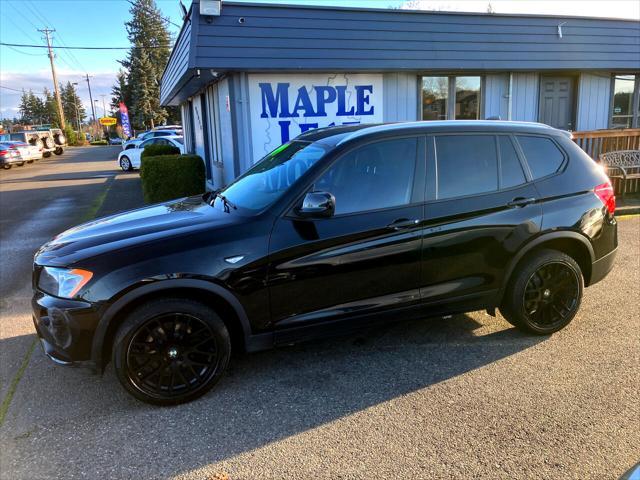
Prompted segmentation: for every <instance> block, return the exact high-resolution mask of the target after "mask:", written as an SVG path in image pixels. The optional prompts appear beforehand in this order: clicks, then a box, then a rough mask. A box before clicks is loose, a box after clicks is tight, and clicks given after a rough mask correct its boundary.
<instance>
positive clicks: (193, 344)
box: [112, 298, 231, 405]
mask: <svg viewBox="0 0 640 480" xmlns="http://www.w3.org/2000/svg"><path fill="white" fill-rule="evenodd" d="M230 353H231V339H230V337H229V332H228V330H227V328H226V326H225V324H224V322H223V321H222V319H221V318H220V317H219V316H218V314H217V313H216V312H215V311H214V310H213V309H211V308H210V307H208V306H207V305H205V304H203V303H200V302H197V301H194V300H189V299H181V298H165V299H159V300H155V301H152V302H149V303H145V304H143V305H141V306H140V307H138V308H136V309H135V310H134V311H132V312H131V313H130V314H129V315H128V317H127V318H126V320H125V321H124V323H123V324H122V326H121V327H120V328H119V330H118V333H117V334H116V339H115V341H114V344H113V352H112V355H113V363H114V366H115V370H116V375H117V376H118V380H120V383H121V384H122V385H123V386H124V388H125V389H126V390H127V391H128V392H129V393H131V394H132V395H133V396H134V397H136V398H138V399H139V400H142V401H144V402H147V403H152V404H155V405H175V404H179V403H184V402H189V401H191V400H194V399H196V398H198V397H200V396H201V395H204V394H205V393H206V392H208V391H209V390H210V389H211V388H212V387H213V386H214V385H215V384H216V383H217V382H218V381H219V380H220V378H221V377H222V375H223V374H224V372H225V370H226V368H227V365H228V363H229V356H230Z"/></svg>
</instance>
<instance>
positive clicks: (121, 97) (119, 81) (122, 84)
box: [111, 69, 131, 111]
mask: <svg viewBox="0 0 640 480" xmlns="http://www.w3.org/2000/svg"><path fill="white" fill-rule="evenodd" d="M120 102H124V104H125V105H126V106H127V108H128V107H129V106H130V105H131V86H130V85H129V84H128V83H127V72H126V71H125V70H123V69H120V70H119V71H118V73H117V75H116V84H115V85H114V86H113V87H111V108H112V109H113V110H116V111H117V110H118V108H120Z"/></svg>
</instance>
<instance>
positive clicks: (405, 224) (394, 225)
mask: <svg viewBox="0 0 640 480" xmlns="http://www.w3.org/2000/svg"><path fill="white" fill-rule="evenodd" d="M419 223H420V220H418V219H413V220H409V219H408V218H399V219H397V220H394V221H393V222H391V223H390V224H389V225H387V228H390V229H392V230H404V229H406V228H412V227H415V226H417V225H418V224H419Z"/></svg>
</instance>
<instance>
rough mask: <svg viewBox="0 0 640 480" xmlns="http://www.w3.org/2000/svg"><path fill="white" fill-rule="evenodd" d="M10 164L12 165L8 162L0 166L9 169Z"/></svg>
mask: <svg viewBox="0 0 640 480" xmlns="http://www.w3.org/2000/svg"><path fill="white" fill-rule="evenodd" d="M11 166H12V165H11V164H10V163H4V164H3V165H2V168H4V169H5V170H9V169H10V168H11Z"/></svg>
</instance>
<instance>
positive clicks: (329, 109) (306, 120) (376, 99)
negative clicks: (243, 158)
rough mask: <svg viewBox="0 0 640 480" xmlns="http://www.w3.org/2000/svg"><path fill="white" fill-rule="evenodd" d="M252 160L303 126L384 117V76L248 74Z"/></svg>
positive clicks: (300, 130) (302, 130) (339, 123)
mask: <svg viewBox="0 0 640 480" xmlns="http://www.w3.org/2000/svg"><path fill="white" fill-rule="evenodd" d="M249 111H250V115H251V140H252V145H253V161H254V162H256V161H257V160H259V159H260V158H262V157H264V156H265V155H266V154H267V153H269V152H270V151H272V150H273V149H275V148H276V147H278V146H279V145H281V144H283V143H286V142H288V141H289V140H291V139H293V138H295V137H297V136H298V135H300V134H301V133H303V132H306V131H307V130H311V129H314V128H322V127H328V126H332V125H350V124H359V123H379V122H382V121H383V112H382V75H377V74H374V75H369V74H343V73H340V74H293V75H286V74H276V75H272V74H255V75H249Z"/></svg>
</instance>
